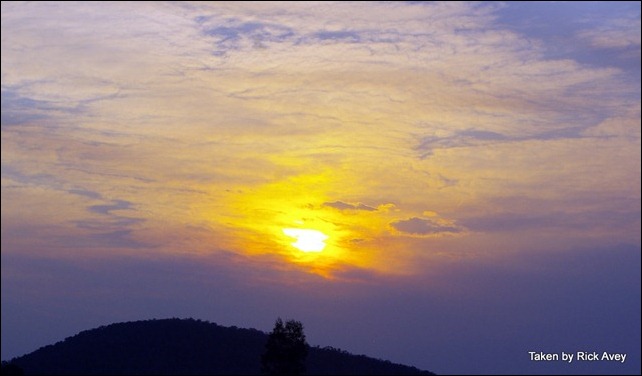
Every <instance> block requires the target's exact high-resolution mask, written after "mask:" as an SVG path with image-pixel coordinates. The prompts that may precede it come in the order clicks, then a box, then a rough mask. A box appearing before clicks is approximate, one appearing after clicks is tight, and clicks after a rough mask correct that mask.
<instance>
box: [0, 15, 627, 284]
mask: <svg viewBox="0 0 642 376" xmlns="http://www.w3.org/2000/svg"><path fill="white" fill-rule="evenodd" d="M98 8H99V9H100V11H97V10H98ZM495 11H496V9H495V8H494V6H490V5H489V6H485V7H476V6H474V5H473V4H470V3H463V4H462V3H456V4H450V3H445V4H430V5H426V4H424V5H419V4H415V5H410V4H403V5H398V4H390V3H376V4H375V3H372V4H369V5H368V6H367V7H366V8H363V6H362V5H359V4H337V5H332V6H330V5H328V4H312V5H305V4H295V5H285V4H271V5H263V4H262V3H253V4H248V3H242V4H236V3H214V4H211V3H208V4H200V3H186V4H173V3H137V4H133V5H127V6H124V5H120V4H118V3H102V4H100V5H95V4H77V6H74V7H73V8H72V7H66V6H64V5H63V4H60V3H54V4H46V3H36V4H24V5H12V4H7V3H3V4H2V12H3V16H2V28H3V32H2V35H3V37H2V38H3V40H2V57H3V58H2V90H3V94H2V95H3V114H4V113H6V114H7V119H8V120H6V121H5V120H4V117H3V126H2V218H3V226H2V231H3V242H6V243H7V244H9V245H12V247H11V248H9V252H14V251H15V252H18V251H20V252H34V253H40V252H54V253H56V254H60V255H70V256H73V255H77V254H79V253H82V254H92V252H96V253H125V254H128V253H149V254H152V255H153V254H154V253H157V252H161V253H190V254H207V255H210V254H215V253H217V252H221V251H225V252H233V253H237V254H241V255H244V256H250V257H255V258H256V259H257V260H261V259H262V257H277V258H278V259H279V260H282V262H283V263H284V265H286V266H287V268H290V267H294V268H302V269H303V270H306V271H310V272H313V273H317V274H321V275H323V276H326V277H328V278H332V275H333V270H337V269H345V268H357V269H365V270H369V271H372V272H375V273H383V274H414V273H421V272H422V271H425V270H426V269H429V268H434V267H438V265H439V260H442V259H443V260H446V259H451V258H462V257H473V258H474V257H485V255H487V254H489V253H493V252H509V251H514V250H515V249H534V248H537V247H541V248H546V249H549V248H550V247H554V248H556V249H560V250H563V249H568V248H573V247H576V246H579V245H582V244H588V243H596V242H597V243H603V244H611V243H618V242H633V243H636V242H637V243H639V241H640V234H639V227H640V219H639V202H640V101H639V96H637V97H636V93H637V94H639V87H636V86H635V85H632V83H631V82H628V81H627V77H626V74H625V73H626V72H624V71H622V70H621V69H618V68H616V67H609V66H591V65H588V64H581V63H579V62H578V61H574V60H573V59H570V58H559V59H554V58H549V57H547V55H546V46H544V45H543V44H542V43H541V42H540V41H538V40H537V39H536V38H532V37H528V36H525V35H521V34H519V33H517V32H515V31H511V30H509V29H507V28H502V27H501V26H498V25H497V24H496V23H495V20H496V17H495V16H494V13H493V12H495ZM355 14H358V15H359V16H355ZM348 15H350V20H351V22H350V23H348V24H346V23H345V19H346V18H345V17H347V16H348ZM624 25H625V26H626V24H624ZM634 27H635V25H634ZM637 27H638V28H639V21H638V25H637ZM616 31H617V30H616ZM619 32H621V33H623V35H628V34H630V29H627V28H626V27H623V29H622V30H619ZM627 33H628V34H627ZM593 37H594V36H591V35H589V34H582V38H585V39H586V38H589V39H586V40H588V42H587V43H589V42H591V41H593V42H594V43H595V44H599V43H602V44H604V43H608V41H605V40H604V38H599V39H590V38H593ZM594 38H597V37H594ZM627 40H628V39H627ZM598 42H599V43H598ZM618 43H622V42H621V40H620V41H619V42H618ZM628 43H630V44H632V45H633V46H635V45H637V47H638V50H639V38H637V39H635V38H633V39H631V40H630V41H629V42H628ZM600 48H602V47H600ZM613 48H615V47H613ZM638 58H639V57H638ZM3 116H4V115H3ZM636 205H637V209H636ZM636 210H637V211H636ZM636 213H637V214H636ZM5 218H6V220H5ZM283 228H306V229H314V230H318V231H321V232H323V233H324V234H326V235H327V236H328V237H329V238H328V240H327V242H326V243H327V244H328V245H327V247H326V249H325V250H324V251H323V252H321V253H318V254H304V253H302V252H300V251H298V250H297V249H296V248H293V247H292V246H291V244H290V243H291V242H292V239H291V238H290V237H288V236H286V235H284V234H283V232H282V229H283ZM3 244H4V243H3ZM3 252H5V251H4V250H3Z"/></svg>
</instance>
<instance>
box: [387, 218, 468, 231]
mask: <svg viewBox="0 0 642 376" xmlns="http://www.w3.org/2000/svg"><path fill="white" fill-rule="evenodd" d="M390 226H392V227H393V228H394V229H395V230H397V231H399V232H402V233H406V234H410V235H437V234H444V233H458V232H461V231H462V230H463V229H462V228H461V227H458V226H455V225H454V224H452V223H450V222H448V221H445V220H443V219H433V218H419V217H412V218H409V219H403V220H398V221H394V222H391V223H390Z"/></svg>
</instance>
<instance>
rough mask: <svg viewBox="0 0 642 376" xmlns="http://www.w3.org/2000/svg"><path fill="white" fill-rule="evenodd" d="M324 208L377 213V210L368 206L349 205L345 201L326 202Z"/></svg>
mask: <svg viewBox="0 0 642 376" xmlns="http://www.w3.org/2000/svg"><path fill="white" fill-rule="evenodd" d="M323 206H327V207H330V208H334V209H337V210H365V211H376V210H377V209H376V208H373V207H372V206H368V205H365V204H362V203H358V204H349V203H346V202H343V201H334V202H324V203H323Z"/></svg>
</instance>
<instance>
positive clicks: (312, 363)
mask: <svg viewBox="0 0 642 376" xmlns="http://www.w3.org/2000/svg"><path fill="white" fill-rule="evenodd" d="M303 338H305V337H303ZM267 343H268V335H267V334H265V333H263V332H261V331H258V330H255V329H243V328H237V327H235V326H232V327H223V326H219V325H217V324H214V323H209V322H206V321H201V320H195V319H176V318H174V319H163V320H145V321H134V322H125V323H118V324H111V325H107V326H101V327H99V328H96V329H92V330H87V331H83V332H80V333H78V334H77V335H75V336H73V337H69V338H67V339H65V340H64V341H61V342H58V343H56V344H54V345H49V346H45V347H42V348H40V349H38V350H36V351H34V352H32V353H30V354H27V355H24V356H21V357H17V358H14V359H12V360H11V361H10V362H9V363H5V362H3V367H2V369H3V374H5V371H8V370H9V369H6V367H8V366H11V368H10V370H12V371H15V370H16V368H15V367H19V369H21V370H23V371H24V374H25V375H34V374H48V375H100V374H102V375H105V374H110V375H229V374H260V373H261V367H262V365H261V363H262V358H263V359H265V354H266V353H267V350H266V344H267ZM306 347H307V357H305V364H304V368H303V369H302V370H303V371H304V372H305V373H306V374H310V375H315V374H316V375H345V374H352V375H391V374H392V375H421V374H423V375H430V374H432V373H431V372H428V371H421V370H419V369H417V368H415V367H408V366H404V365H400V364H394V363H391V362H389V361H384V360H380V359H374V358H370V357H367V356H364V355H352V354H350V353H348V352H346V351H342V350H339V349H335V348H331V347H326V348H319V347H309V346H307V345H306ZM268 348H269V346H268ZM264 362H265V360H264ZM263 371H265V369H264V370H263Z"/></svg>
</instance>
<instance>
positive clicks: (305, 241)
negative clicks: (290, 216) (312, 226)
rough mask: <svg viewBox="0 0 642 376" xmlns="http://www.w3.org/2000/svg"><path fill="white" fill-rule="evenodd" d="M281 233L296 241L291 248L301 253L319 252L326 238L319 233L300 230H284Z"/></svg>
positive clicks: (323, 246)
mask: <svg viewBox="0 0 642 376" xmlns="http://www.w3.org/2000/svg"><path fill="white" fill-rule="evenodd" d="M283 233H284V234H285V235H287V236H290V237H292V238H294V239H296V241H295V242H293V243H292V246H294V247H295V248H297V249H299V250H301V251H303V252H321V251H323V248H325V245H326V244H325V240H326V239H327V238H328V236H327V235H326V234H324V233H322V232H321V231H317V230H308V229H300V228H284V229H283Z"/></svg>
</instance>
